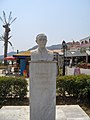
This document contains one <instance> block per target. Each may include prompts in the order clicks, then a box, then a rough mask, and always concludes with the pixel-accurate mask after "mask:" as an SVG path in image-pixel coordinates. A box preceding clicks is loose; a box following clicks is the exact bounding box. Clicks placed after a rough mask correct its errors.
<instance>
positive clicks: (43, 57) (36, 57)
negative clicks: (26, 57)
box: [31, 34, 53, 61]
mask: <svg viewBox="0 0 90 120" xmlns="http://www.w3.org/2000/svg"><path fill="white" fill-rule="evenodd" d="M36 43H37V44H38V48H37V49H36V50H34V51H32V52H31V61H52V60H53V53H52V52H50V51H49V50H48V49H46V47H45V46H46V43H47V36H46V35H45V34H38V35H37V36H36Z"/></svg>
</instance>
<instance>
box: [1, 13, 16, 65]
mask: <svg viewBox="0 0 90 120" xmlns="http://www.w3.org/2000/svg"><path fill="white" fill-rule="evenodd" d="M11 14H12V12H10V14H9V17H8V20H6V14H5V12H4V11H3V19H2V18H1V17H0V20H1V21H2V22H3V24H4V25H3V28H4V29H5V31H4V35H2V36H1V37H0V41H3V42H4V58H5V57H7V51H8V43H9V44H10V45H11V46H12V43H11V42H10V41H9V39H10V38H11V37H12V36H9V32H10V31H11V29H10V25H11V24H12V23H13V22H14V21H15V20H16V18H14V19H13V18H12V16H11ZM4 65H7V61H6V60H4Z"/></svg>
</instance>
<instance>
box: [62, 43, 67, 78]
mask: <svg viewBox="0 0 90 120" xmlns="http://www.w3.org/2000/svg"><path fill="white" fill-rule="evenodd" d="M62 48H63V73H62V75H63V76H64V75H65V49H66V48H67V44H66V42H65V41H63V42H62Z"/></svg>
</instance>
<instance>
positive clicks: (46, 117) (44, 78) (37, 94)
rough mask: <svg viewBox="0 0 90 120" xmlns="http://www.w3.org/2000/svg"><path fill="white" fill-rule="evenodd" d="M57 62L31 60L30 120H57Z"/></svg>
mask: <svg viewBox="0 0 90 120" xmlns="http://www.w3.org/2000/svg"><path fill="white" fill-rule="evenodd" d="M55 107H56V62H53V61H50V62H49V61H37V62H33V61H32V62H30V120H55V111H56V108H55Z"/></svg>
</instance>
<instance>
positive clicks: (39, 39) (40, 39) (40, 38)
mask: <svg viewBox="0 0 90 120" xmlns="http://www.w3.org/2000/svg"><path fill="white" fill-rule="evenodd" d="M36 43H37V44H38V47H39V48H45V45H46V43H47V36H46V35H45V34H38V35H37V36H36Z"/></svg>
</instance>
